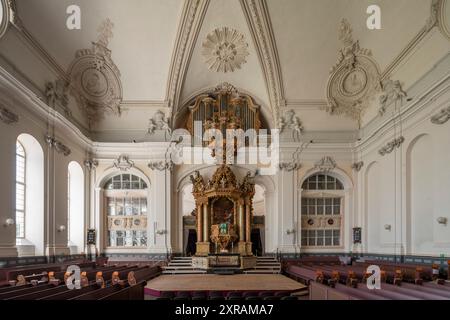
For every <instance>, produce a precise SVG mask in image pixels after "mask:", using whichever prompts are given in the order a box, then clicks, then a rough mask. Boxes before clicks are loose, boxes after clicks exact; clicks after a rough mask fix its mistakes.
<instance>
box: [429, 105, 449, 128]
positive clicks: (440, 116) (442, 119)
mask: <svg viewBox="0 0 450 320" xmlns="http://www.w3.org/2000/svg"><path fill="white" fill-rule="evenodd" d="M448 120H450V106H449V107H447V108H444V109H442V110H441V111H439V113H437V114H435V115H434V116H432V117H431V123H434V124H444V123H446V122H447V121H448Z"/></svg>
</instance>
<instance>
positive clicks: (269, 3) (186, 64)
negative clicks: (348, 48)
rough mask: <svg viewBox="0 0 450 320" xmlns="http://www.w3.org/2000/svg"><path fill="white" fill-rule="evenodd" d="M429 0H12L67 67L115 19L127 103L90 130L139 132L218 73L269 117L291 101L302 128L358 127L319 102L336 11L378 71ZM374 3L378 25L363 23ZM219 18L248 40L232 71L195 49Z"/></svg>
mask: <svg viewBox="0 0 450 320" xmlns="http://www.w3.org/2000/svg"><path fill="white" fill-rule="evenodd" d="M431 1H432V0H395V1H392V0H376V1H373V0H370V1H369V0H185V1H183V0H126V1H124V0H16V4H17V11H18V15H19V17H20V19H21V21H22V23H23V25H24V26H25V28H26V30H27V31H28V33H29V34H31V36H32V37H33V38H34V39H35V40H36V41H37V42H38V43H39V44H40V46H41V47H42V48H43V49H44V51H45V52H46V55H47V56H48V57H50V59H51V60H52V61H54V62H55V63H56V64H57V65H59V66H60V68H61V69H62V70H64V71H65V72H67V71H68V68H69V66H70V64H71V62H72V61H73V59H74V57H75V53H76V51H77V50H79V49H85V48H90V46H91V43H92V42H93V41H96V40H97V36H98V32H97V28H98V26H99V25H100V23H101V22H102V21H103V20H105V19H106V18H109V19H110V20H111V21H112V23H114V28H113V34H114V35H113V37H112V38H111V39H110V42H109V49H111V51H112V59H113V61H114V62H115V64H116V65H117V67H118V69H119V70H120V73H121V82H122V88H123V100H124V102H125V104H126V105H127V106H128V109H129V110H128V109H127V110H128V111H126V112H125V113H124V114H123V115H122V116H121V117H120V118H119V117H117V116H112V115H107V116H106V117H105V118H104V119H103V120H102V122H101V123H99V124H98V125H97V126H96V127H95V128H94V131H96V132H100V131H113V130H119V131H120V130H131V129H134V130H142V131H143V132H145V129H146V125H147V123H148V119H149V117H151V114H153V112H154V111H155V110H156V109H162V110H164V112H165V113H166V114H173V115H174V116H177V115H178V114H177V107H181V106H182V104H183V103H185V102H187V101H188V100H189V99H190V98H192V97H193V95H194V94H196V93H199V92H201V91H202V90H205V89H207V88H212V87H215V86H216V85H217V84H219V83H222V82H228V83H231V84H232V85H234V86H235V87H237V88H238V89H241V90H243V91H245V92H246V93H249V94H251V95H252V96H253V97H255V99H256V100H257V102H258V103H260V104H261V106H262V108H263V110H264V112H263V113H264V115H265V116H266V118H267V120H268V122H269V123H272V125H273V123H274V122H272V121H273V117H275V116H276V115H277V113H276V112H275V111H278V110H279V109H280V108H281V111H282V110H286V109H288V108H294V109H296V112H297V115H298V116H299V117H300V119H301V121H302V122H303V126H304V128H305V130H306V131H312V132H314V131H333V132H336V131H343V132H344V131H354V130H357V129H358V125H357V124H356V123H355V122H354V121H353V120H351V119H348V118H345V117H343V116H331V115H329V114H327V113H326V111H324V110H323V107H324V105H325V104H326V88H327V81H328V77H329V75H330V68H331V67H332V66H333V65H334V64H335V63H336V62H337V59H338V51H339V50H340V49H341V47H342V43H340V41H339V40H338V28H339V24H340V21H341V20H342V19H343V18H346V19H347V20H348V21H349V22H350V24H351V26H352V28H353V38H354V39H355V40H359V43H360V46H361V48H367V49H370V50H371V51H372V54H373V58H374V60H375V61H376V62H377V64H378V65H379V67H380V71H381V73H382V74H383V73H384V72H385V71H386V72H387V71H390V70H391V69H390V68H391V67H392V63H393V62H395V61H397V60H396V59H397V58H398V57H399V56H400V54H401V53H402V51H403V50H404V49H405V48H406V47H407V46H408V45H409V44H410V43H411V41H412V40H413V39H414V38H415V37H416V36H417V34H418V33H420V32H421V30H422V29H423V28H424V26H425V25H426V22H427V19H429V17H430V12H431ZM72 4H77V5H79V6H80V8H81V13H82V29H81V30H72V31H70V30H68V29H67V28H66V27H65V25H66V19H67V14H66V8H67V7H68V6H69V5H72ZM371 4H377V5H379V6H380V7H381V11H382V29H381V30H369V29H368V28H367V27H366V19H367V17H368V15H367V13H366V9H367V7H368V6H369V5H371ZM255 8H256V9H257V10H256V12H259V14H257V15H254V13H255V11H253V10H254V9H255ZM258 10H259V11H258ZM222 27H228V28H232V29H235V30H237V31H238V32H240V33H241V34H242V35H243V36H244V39H245V41H246V42H247V44H248V48H247V50H248V53H249V55H248V56H247V57H246V62H245V63H244V64H242V66H241V68H240V69H237V70H235V71H234V72H227V73H223V72H216V71H215V70H209V69H208V66H207V64H206V63H205V57H204V56H203V55H202V44H203V42H204V41H205V39H206V36H207V35H208V34H209V33H210V32H212V31H213V30H214V29H216V28H222ZM133 106H134V107H133ZM136 106H137V107H136ZM170 108H171V109H170ZM281 111H280V112H281ZM374 114H376V112H374Z"/></svg>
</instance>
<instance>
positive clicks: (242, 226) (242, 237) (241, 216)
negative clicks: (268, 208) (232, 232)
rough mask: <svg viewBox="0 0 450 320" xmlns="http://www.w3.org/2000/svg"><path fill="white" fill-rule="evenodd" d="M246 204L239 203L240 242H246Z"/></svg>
mask: <svg viewBox="0 0 450 320" xmlns="http://www.w3.org/2000/svg"><path fill="white" fill-rule="evenodd" d="M244 219H245V218H244V202H243V201H240V202H239V242H245V221H244Z"/></svg>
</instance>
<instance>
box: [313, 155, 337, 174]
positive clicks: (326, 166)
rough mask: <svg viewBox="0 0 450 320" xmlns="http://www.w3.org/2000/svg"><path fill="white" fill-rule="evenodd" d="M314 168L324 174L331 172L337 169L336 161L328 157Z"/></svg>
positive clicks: (318, 162)
mask: <svg viewBox="0 0 450 320" xmlns="http://www.w3.org/2000/svg"><path fill="white" fill-rule="evenodd" d="M314 168H315V169H318V170H320V171H322V172H330V171H333V170H334V169H335V168H336V161H334V159H333V158H332V157H330V156H326V157H323V158H322V159H320V160H319V161H317V162H316V164H315V165H314Z"/></svg>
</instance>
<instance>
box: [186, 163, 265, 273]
mask: <svg viewBox="0 0 450 320" xmlns="http://www.w3.org/2000/svg"><path fill="white" fill-rule="evenodd" d="M191 180H192V183H193V192H192V193H193V195H194V198H195V202H196V207H197V210H196V211H197V216H196V219H197V244H196V248H197V251H196V255H195V256H194V257H193V259H192V263H193V266H194V267H197V268H203V269H208V268H210V267H211V266H216V267H217V266H220V265H223V266H232V265H233V266H238V267H239V268H250V267H253V266H254V265H255V264H256V257H254V256H253V254H252V243H251V241H250V236H251V221H252V210H253V208H252V202H253V196H254V194H255V185H254V183H252V182H251V181H250V180H251V175H250V173H248V174H247V175H246V176H245V177H244V179H243V180H242V181H241V182H240V183H239V182H238V181H237V180H236V176H235V175H234V173H233V171H232V170H231V168H230V166H228V165H225V164H224V165H221V166H220V167H219V168H218V169H217V170H216V172H215V173H214V175H213V176H212V178H211V179H210V180H209V181H208V182H207V183H205V181H204V179H203V177H202V176H201V175H200V173H199V172H198V171H196V172H195V173H194V175H192V176H191Z"/></svg>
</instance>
